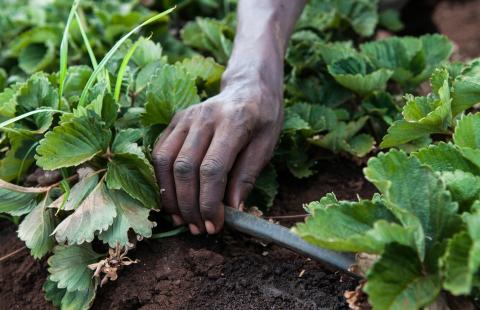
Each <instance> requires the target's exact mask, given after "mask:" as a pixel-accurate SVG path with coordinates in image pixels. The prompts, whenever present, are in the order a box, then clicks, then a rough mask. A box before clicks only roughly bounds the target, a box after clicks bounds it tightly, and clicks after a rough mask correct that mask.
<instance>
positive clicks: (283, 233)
mask: <svg viewBox="0 0 480 310" xmlns="http://www.w3.org/2000/svg"><path fill="white" fill-rule="evenodd" d="M225 223H226V224H227V225H228V226H230V227H232V228H234V229H235V230H238V231H240V232H242V233H245V234H247V235H250V236H252V237H256V238H259V239H262V240H265V241H270V242H273V243H275V244H278V245H280V246H282V247H285V248H287V249H290V250H292V251H294V252H297V253H299V254H303V255H305V256H308V257H310V258H312V259H315V260H317V261H320V262H322V263H325V264H327V265H330V266H334V267H337V268H340V269H342V270H343V271H346V272H348V273H350V271H349V268H350V266H351V265H353V264H354V263H355V256H354V255H353V254H343V253H338V252H334V251H330V250H325V249H321V248H319V247H316V246H314V245H311V244H310V243H308V242H306V241H305V240H303V239H301V238H300V237H298V236H297V235H295V234H294V233H292V232H291V231H290V230H289V229H288V228H285V227H283V226H280V225H277V224H274V223H271V222H269V221H267V220H264V219H262V218H259V217H256V216H253V215H251V214H248V213H246V212H241V211H239V210H237V209H234V208H231V207H226V208H225Z"/></svg>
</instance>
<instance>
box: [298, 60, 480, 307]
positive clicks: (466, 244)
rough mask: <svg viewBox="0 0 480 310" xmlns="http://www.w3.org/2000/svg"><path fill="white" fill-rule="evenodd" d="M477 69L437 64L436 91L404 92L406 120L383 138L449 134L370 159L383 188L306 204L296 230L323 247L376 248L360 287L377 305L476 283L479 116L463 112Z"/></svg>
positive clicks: (413, 303) (412, 302)
mask: <svg viewBox="0 0 480 310" xmlns="http://www.w3.org/2000/svg"><path fill="white" fill-rule="evenodd" d="M478 68H480V65H479V62H478V61H473V62H471V63H470V64H467V65H465V66H462V65H460V64H453V65H451V66H448V67H445V68H441V69H437V70H436V71H435V72H434V73H433V75H432V77H431V87H432V93H431V94H429V95H428V96H423V97H413V96H411V95H407V96H406V97H405V99H406V101H407V102H406V104H405V106H404V108H403V117H404V119H402V120H399V121H397V122H395V123H393V125H392V126H391V127H390V129H389V134H388V135H387V136H386V137H385V138H384V141H383V143H384V144H387V143H388V145H389V146H390V145H401V144H404V143H406V142H409V141H413V140H415V139H420V138H421V139H424V137H426V138H427V140H429V139H430V138H429V135H430V134H434V133H436V134H438V133H441V134H445V135H447V137H446V138H445V139H443V141H437V143H434V144H430V145H428V146H425V147H417V148H416V151H414V152H412V153H411V154H407V153H406V152H405V151H401V150H393V149H392V150H390V151H389V152H387V153H380V154H379V155H378V156H376V157H374V158H371V159H370V160H369V161H368V165H367V167H366V168H365V170H364V174H365V177H366V178H367V179H368V180H369V181H370V182H372V183H373V184H374V185H375V186H376V188H377V189H378V191H379V194H376V195H375V196H374V197H373V199H371V200H359V201H338V200H337V199H336V198H335V196H334V195H333V194H329V195H327V196H326V197H324V198H322V199H321V200H320V201H318V202H312V203H310V204H308V205H307V206H306V210H307V211H308V212H309V213H310V215H311V216H310V217H309V218H308V219H307V220H306V222H305V223H303V224H298V225H297V226H296V228H295V229H294V230H295V232H296V233H298V234H299V235H300V236H302V237H303V238H305V239H306V240H308V241H309V242H311V243H313V244H316V245H318V246H321V247H324V248H329V249H333V250H337V251H349V252H360V253H368V254H373V255H376V258H375V263H374V264H373V266H371V268H369V269H368V271H367V272H366V278H367V283H366V285H365V287H364V290H365V292H366V293H368V298H369V302H370V304H371V305H372V306H373V307H374V308H378V309H419V308H422V307H425V306H427V305H429V304H431V303H432V302H433V301H435V299H437V298H438V296H439V294H440V292H441V291H442V290H444V291H448V292H449V293H450V294H453V295H456V296H458V295H470V294H473V293H474V292H476V290H477V289H478V288H479V283H480V282H479V281H480V278H479V270H480V260H479V249H480V248H479V244H480V240H479V237H480V230H479V229H480V208H479V206H480V174H479V173H480V162H479V158H480V114H479V113H470V114H465V111H466V110H467V109H468V108H470V107H471V106H473V104H474V103H478V102H480V93H478V91H477V90H478V87H480V72H479V71H478ZM400 126H401V129H399V128H400ZM417 146H418V145H417ZM409 150H411V149H409Z"/></svg>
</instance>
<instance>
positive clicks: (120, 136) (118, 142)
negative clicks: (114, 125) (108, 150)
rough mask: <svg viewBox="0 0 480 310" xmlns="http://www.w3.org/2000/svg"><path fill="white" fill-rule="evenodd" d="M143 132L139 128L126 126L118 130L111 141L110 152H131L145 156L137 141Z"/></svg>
mask: <svg viewBox="0 0 480 310" xmlns="http://www.w3.org/2000/svg"><path fill="white" fill-rule="evenodd" d="M143 135H144V132H143V130H141V129H136V128H128V129H124V130H120V131H119V132H118V133H117V135H116V136H115V139H114V140H113V143H112V152H113V153H116V154H120V153H131V154H135V155H138V156H139V157H142V158H145V154H144V153H143V151H142V149H141V148H140V147H139V146H138V144H137V142H138V141H139V140H140V139H141V138H143Z"/></svg>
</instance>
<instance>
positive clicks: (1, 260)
mask: <svg viewBox="0 0 480 310" xmlns="http://www.w3.org/2000/svg"><path fill="white" fill-rule="evenodd" d="M26 248H27V247H21V248H20V249H18V250H15V251H13V252H12V253H10V254H7V255H5V256H3V257H0V263H1V262H3V261H5V260H7V259H8V258H10V257H12V256H14V255H15V254H18V253H20V252H21V251H23V250H25V249H26Z"/></svg>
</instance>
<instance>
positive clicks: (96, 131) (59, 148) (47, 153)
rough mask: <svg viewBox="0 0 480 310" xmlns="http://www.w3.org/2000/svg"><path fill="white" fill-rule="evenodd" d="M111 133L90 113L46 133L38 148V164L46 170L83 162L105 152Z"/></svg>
mask: <svg viewBox="0 0 480 310" xmlns="http://www.w3.org/2000/svg"><path fill="white" fill-rule="evenodd" d="M110 139H111V132H110V131H109V130H107V129H105V128H104V126H103V125H102V122H101V121H100V119H99V118H98V117H97V116H96V115H94V114H92V113H90V114H89V115H87V116H82V117H75V118H73V119H71V120H69V121H67V122H64V123H62V124H61V125H60V126H57V127H55V128H54V129H53V130H52V131H50V132H48V133H47V134H46V135H45V138H44V139H43V140H41V141H40V145H39V147H38V148H37V155H36V157H35V158H36V159H37V165H38V166H40V167H42V168H43V169H45V170H54V169H59V168H64V167H71V166H77V165H80V164H82V163H84V162H86V161H89V160H90V159H92V158H93V157H95V155H98V154H99V153H101V152H102V151H105V150H106V149H107V147H108V144H109V143H110Z"/></svg>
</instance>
